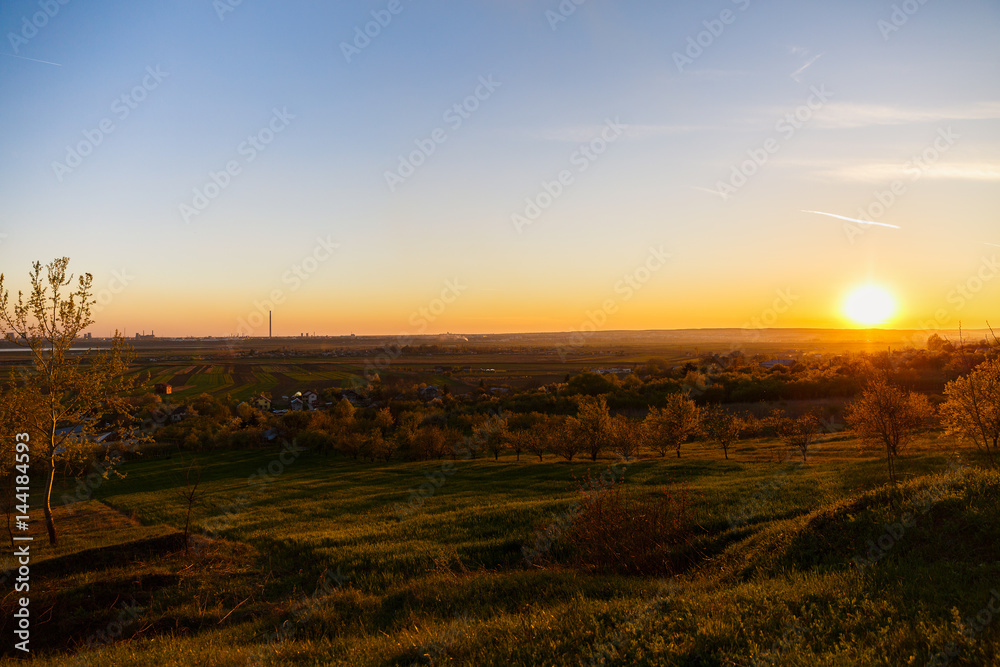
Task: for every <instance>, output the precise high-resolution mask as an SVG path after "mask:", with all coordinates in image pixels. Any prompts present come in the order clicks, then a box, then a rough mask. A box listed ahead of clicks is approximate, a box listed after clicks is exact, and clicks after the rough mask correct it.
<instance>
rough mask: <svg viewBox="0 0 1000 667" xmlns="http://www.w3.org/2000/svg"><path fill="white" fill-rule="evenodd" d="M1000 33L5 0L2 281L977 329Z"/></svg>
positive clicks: (974, 11)
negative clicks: (859, 296) (848, 307)
mask: <svg viewBox="0 0 1000 667" xmlns="http://www.w3.org/2000/svg"><path fill="white" fill-rule="evenodd" d="M577 3H579V4H577ZM998 29H1000V5H998V4H997V3H996V2H990V1H986V0H981V1H975V0H951V1H949V2H943V1H941V0H938V1H933V0H927V1H926V2H924V3H923V4H921V3H920V2H919V1H918V0H908V1H907V2H901V3H899V2H889V1H888V0H885V1H883V0H876V1H872V0H864V1H862V0H844V1H840V2H836V3H833V2H814V1H803V0H796V1H795V2H792V1H791V0H787V1H778V0H775V1H772V2H764V1H763V0H711V1H708V0H700V1H698V2H688V3H654V2H649V1H645V2H639V1H635V0H630V1H622V2H614V3H612V2H608V1H601V0H583V1H582V2H581V0H563V1H562V2H559V1H558V0H468V1H466V2H461V3H459V2H450V3H447V2H435V1H433V0H378V1H374V2H367V1H366V2H318V1H312V2H306V1H304V0H282V1H281V2H276V1H271V2H266V1H265V0H242V2H239V1H238V0H215V1H213V0H181V1H178V2H169V3H165V2H147V3H134V2H131V3H130V2H124V1H121V2H118V1H115V0H103V1H102V2H100V3H85V2H82V1H80V0H41V1H39V0H34V1H29V0H6V1H5V2H3V3H2V4H0V35H2V37H3V40H2V42H0V54H2V55H0V96H2V98H0V99H2V104H0V128H2V132H0V156H2V157H0V270H2V271H3V273H4V274H5V275H6V276H7V282H8V284H9V285H10V286H11V287H13V288H14V289H15V290H16V289H17V288H19V287H22V286H23V285H24V283H25V281H26V277H27V273H28V271H29V268H30V263H31V262H32V261H34V260H39V261H42V262H43V263H44V262H48V261H51V260H52V259H53V258H55V257H61V256H68V257H70V258H71V263H70V268H71V270H73V271H74V272H76V273H84V272H89V273H91V274H92V275H93V277H94V290H95V298H96V299H97V304H96V306H95V314H94V318H95V320H96V323H95V325H94V326H93V327H92V329H91V331H93V332H94V334H95V335H106V334H107V333H109V332H110V331H112V330H114V329H118V330H121V331H124V332H125V333H126V334H127V335H129V336H131V335H132V334H134V333H135V332H143V331H145V332H146V333H149V332H152V331H155V332H156V334H157V335H161V336H188V335H216V336H225V335H230V334H239V335H251V336H261V335H267V333H268V329H267V326H268V325H267V313H268V311H271V312H272V315H273V327H274V329H273V331H274V335H276V336H277V335H281V336H285V335H299V334H300V333H303V332H305V333H310V334H312V333H315V334H317V335H340V334H350V333H356V334H359V335H361V334H420V333H438V332H461V333H488V332H520V331H587V330H590V329H597V330H614V329H672V328H694V327H698V328H700V327H749V328H756V327H764V326H767V327H824V328H825V327H856V326H861V325H862V324H864V323H862V322H859V321H857V320H854V319H851V318H849V317H847V316H845V303H847V302H848V301H849V299H850V297H851V294H852V293H853V292H854V291H855V290H857V289H858V288H862V287H864V286H869V287H870V286H875V287H876V288H878V289H881V290H882V291H883V294H888V295H889V301H890V302H891V303H892V304H894V309H893V312H892V313H891V315H890V313H889V312H888V311H886V312H885V313H883V314H882V317H881V318H880V319H881V321H880V322H878V325H879V326H883V327H891V328H918V329H924V330H927V331H932V330H936V329H948V328H955V327H957V326H958V325H959V324H960V323H961V324H962V325H963V326H965V327H967V328H982V327H984V326H985V324H986V322H987V320H989V321H991V322H996V321H998V320H1000V317H998V315H1000V313H998V306H1000V264H998V263H997V260H998V258H1000V224H998V222H1000V219H998V217H1000V216H998V211H1000V187H998V186H1000V40H997V38H996V37H997V34H998ZM808 211H814V212H818V213H814V212H808ZM825 214H830V215H825ZM832 216H841V217H840V218H837V217H832ZM842 218H851V219H855V220H857V219H861V218H864V219H865V220H867V221H870V222H877V223H880V224H878V225H873V224H858V223H856V222H850V221H848V220H843V219H842ZM991 244H993V245H991Z"/></svg>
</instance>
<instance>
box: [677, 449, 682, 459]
mask: <svg viewBox="0 0 1000 667" xmlns="http://www.w3.org/2000/svg"><path fill="white" fill-rule="evenodd" d="M680 457H681V448H680V447H678V448H677V458H680Z"/></svg>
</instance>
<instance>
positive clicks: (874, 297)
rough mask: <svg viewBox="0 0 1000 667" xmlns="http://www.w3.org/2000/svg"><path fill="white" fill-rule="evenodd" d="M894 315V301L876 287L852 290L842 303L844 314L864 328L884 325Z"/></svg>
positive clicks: (880, 288)
mask: <svg viewBox="0 0 1000 667" xmlns="http://www.w3.org/2000/svg"><path fill="white" fill-rule="evenodd" d="M895 313H896V299H894V298H893V296H892V294H890V293H889V292H888V290H886V289H885V288H884V287H880V286H878V285H863V286H861V287H858V288H856V289H854V290H853V291H852V292H851V293H850V294H849V295H848V296H847V301H846V302H845V303H844V314H846V315H847V317H848V318H849V319H851V320H852V321H854V322H856V323H857V324H862V325H865V326H872V325H875V324H884V323H885V322H887V321H889V319H891V318H892V316H893V315H894V314H895Z"/></svg>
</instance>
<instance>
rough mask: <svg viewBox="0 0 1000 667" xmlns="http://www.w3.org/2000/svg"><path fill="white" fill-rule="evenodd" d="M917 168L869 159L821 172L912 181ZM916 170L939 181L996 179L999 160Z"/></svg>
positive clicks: (845, 178)
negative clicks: (869, 161) (864, 161)
mask: <svg viewBox="0 0 1000 667" xmlns="http://www.w3.org/2000/svg"><path fill="white" fill-rule="evenodd" d="M917 168H918V167H917V166H915V165H912V164H909V163H908V164H906V165H902V164H900V163H898V162H895V163H886V162H872V163H868V164H855V165H850V166H843V167H838V168H834V169H829V170H825V171H824V172H823V174H822V175H823V177H824V178H836V179H839V180H843V181H860V182H866V183H869V182H884V181H891V180H894V179H897V178H909V179H911V180H915V179H913V173H914V172H913V170H914V169H917ZM919 169H920V178H921V179H932V180H942V181H944V180H949V181H984V182H995V181H1000V163H996V162H957V163H956V162H952V163H947V164H941V163H936V164H926V163H925V164H924V165H922V167H919Z"/></svg>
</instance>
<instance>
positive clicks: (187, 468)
mask: <svg viewBox="0 0 1000 667" xmlns="http://www.w3.org/2000/svg"><path fill="white" fill-rule="evenodd" d="M182 463H183V469H182V475H183V480H184V481H183V484H184V485H183V486H178V487H177V488H176V489H175V492H176V493H177V495H178V496H180V498H181V500H183V501H184V504H185V506H186V508H185V509H186V513H185V516H184V553H185V554H187V553H188V551H189V549H190V547H191V513H192V511H193V510H194V503H195V500H197V498H198V497H199V496H200V495H201V493H200V492H199V491H198V486H199V484H201V466H199V465H198V464H197V463H195V461H194V459H190V460H188V461H187V462H183V461H182Z"/></svg>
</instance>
